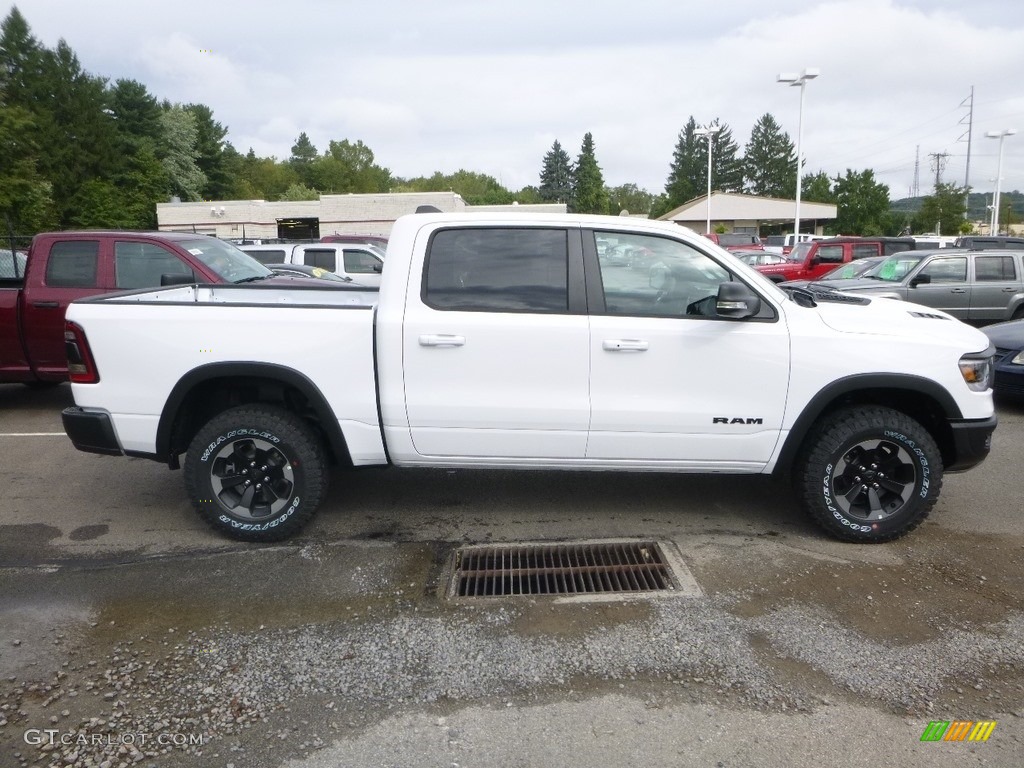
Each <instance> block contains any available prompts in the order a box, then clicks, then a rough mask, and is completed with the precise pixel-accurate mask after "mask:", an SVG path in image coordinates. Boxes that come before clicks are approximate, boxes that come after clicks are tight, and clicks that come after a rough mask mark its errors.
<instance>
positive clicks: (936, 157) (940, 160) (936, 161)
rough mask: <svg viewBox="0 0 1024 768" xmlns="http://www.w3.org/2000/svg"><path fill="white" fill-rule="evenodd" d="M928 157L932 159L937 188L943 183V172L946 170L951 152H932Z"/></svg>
mask: <svg viewBox="0 0 1024 768" xmlns="http://www.w3.org/2000/svg"><path fill="white" fill-rule="evenodd" d="M928 157H930V158H931V159H932V170H933V171H935V187H936V188H938V186H939V184H941V183H942V172H943V171H944V170H946V159H947V158H948V157H949V152H930V153H929V154H928Z"/></svg>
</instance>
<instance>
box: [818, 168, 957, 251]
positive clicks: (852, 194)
mask: <svg viewBox="0 0 1024 768" xmlns="http://www.w3.org/2000/svg"><path fill="white" fill-rule="evenodd" d="M833 191H834V194H835V202H836V207H837V215H836V222H835V226H836V230H837V231H839V232H842V233H843V234H847V235H880V234H882V233H884V232H885V231H886V227H887V225H888V223H889V220H888V212H889V188H888V187H887V186H885V185H884V184H879V183H878V182H877V181H875V174H874V171H871V170H864V171H860V172H856V171H852V170H850V169H849V168H847V169H846V175H845V176H842V177H838V176H837V177H836V179H835V184H834V186H833ZM961 197H962V195H961ZM961 202H963V201H962V200H961Z"/></svg>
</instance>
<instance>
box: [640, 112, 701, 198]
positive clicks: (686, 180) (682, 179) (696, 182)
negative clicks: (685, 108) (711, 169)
mask: <svg viewBox="0 0 1024 768" xmlns="http://www.w3.org/2000/svg"><path fill="white" fill-rule="evenodd" d="M696 130H697V121H696V120H695V119H694V117H693V116H692V115H691V116H690V119H689V120H688V121H687V123H686V125H685V126H683V129H682V130H681V131H680V132H679V137H678V138H677V139H676V146H675V149H674V150H673V152H672V163H671V164H670V165H669V170H668V179H667V180H666V182H665V194H664V196H663V197H661V198H659V199H658V200H657V201H655V203H654V205H653V206H652V208H651V216H652V217H654V218H657V217H659V216H662V215H664V214H666V213H668V212H669V211H671V210H673V209H675V208H678V207H679V206H680V205H682V204H683V203H685V202H688V201H690V200H693V199H694V198H695V197H698V196H699V195H700V194H701V192H700V191H699V190H704V189H705V188H706V186H705V185H706V184H707V179H706V178H705V175H706V174H707V157H708V156H707V155H706V154H705V155H704V162H703V163H702V162H701V159H700V152H699V147H698V138H697V135H696Z"/></svg>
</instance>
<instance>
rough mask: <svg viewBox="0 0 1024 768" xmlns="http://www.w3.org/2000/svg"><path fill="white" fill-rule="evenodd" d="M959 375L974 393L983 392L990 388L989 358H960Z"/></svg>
mask: <svg viewBox="0 0 1024 768" xmlns="http://www.w3.org/2000/svg"><path fill="white" fill-rule="evenodd" d="M960 375H961V376H963V377H964V381H965V382H967V386H968V387H970V388H971V389H972V390H974V391H975V392H984V391H985V390H986V389H988V388H989V387H991V386H992V358H991V357H961V358H960Z"/></svg>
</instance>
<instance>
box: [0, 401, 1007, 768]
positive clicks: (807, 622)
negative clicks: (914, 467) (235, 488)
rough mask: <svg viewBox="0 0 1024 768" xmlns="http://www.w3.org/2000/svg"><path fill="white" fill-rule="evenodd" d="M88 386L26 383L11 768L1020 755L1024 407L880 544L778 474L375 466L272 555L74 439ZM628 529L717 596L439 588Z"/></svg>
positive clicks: (719, 762) (13, 602)
mask: <svg viewBox="0 0 1024 768" xmlns="http://www.w3.org/2000/svg"><path fill="white" fill-rule="evenodd" d="M70 402H71V398H70V390H69V388H68V387H67V386H62V387H58V388H55V389H52V390H46V391H31V390H29V389H27V388H25V387H20V386H13V385H0V456H2V457H3V459H2V461H0V487H3V488H4V493H3V503H2V504H3V506H2V510H0V765H2V766H5V767H6V766H8V765H10V766H20V765H75V766H78V765H81V766H97V767H98V766H104V765H106V766H108V768H111V767H112V766H121V765H142V766H149V765H153V766H159V767H160V768H163V767H164V766H198V767H199V768H204V767H205V766H211V767H212V766H219V767H220V768H224V767H225V766H229V765H233V766H235V767H236V768H249V767H250V766H255V767H259V766H268V768H269V767H274V768H276V767H277V766H284V765H288V766H292V767H293V768H299V767H300V766H301V767H303V768H309V767H311V766H337V765H345V766H347V765H353V766H355V765H358V766H370V765H384V766H418V765H430V766H435V765H441V766H453V765H458V766H536V765H551V766H560V765H566V766H569V765H587V764H602V765H640V764H649V765H672V766H755V765H758V766H761V765H765V766H774V765H779V766H783V765H785V766H819V765H835V766H861V765H905V766H944V765H950V766H952V765H957V766H960V765H989V766H1019V765H1021V764H1024V597H1022V594H1024V534H1022V533H1021V529H1020V518H1021V513H1022V511H1024V510H1022V504H1021V501H1020V492H1019V483H1018V482H1017V481H1018V478H1019V474H1020V472H1021V469H1022V467H1024V406H1022V405H1019V404H1011V403H1000V405H999V416H1000V426H999V428H998V430H997V431H996V433H995V437H994V446H993V453H992V455H991V456H990V457H989V459H988V460H987V461H986V462H985V463H984V464H982V465H981V466H980V467H978V468H976V469H974V470H972V471H970V472H967V473H962V474H956V475H948V476H947V477H946V481H945V484H944V488H943V493H942V497H941V498H940V501H939V503H938V505H937V507H936V509H935V511H934V512H933V513H932V515H931V517H930V518H929V519H928V520H927V521H926V522H925V523H924V524H923V525H922V526H921V527H920V528H919V529H918V530H916V531H914V532H913V533H911V534H910V535H909V536H908V537H906V538H904V539H901V540H899V541H896V542H892V543H889V544H884V545H877V546H858V545H852V544H844V543H839V542H835V541H833V540H831V539H828V538H827V537H825V536H824V535H823V534H822V533H820V532H819V531H818V530H817V529H816V528H815V527H814V526H813V525H812V524H811V523H810V522H809V521H807V520H806V519H804V517H803V516H802V514H801V513H800V512H799V510H798V509H797V507H796V504H795V502H794V499H793V497H792V495H791V494H790V493H789V492H788V489H787V488H786V486H784V485H783V484H781V483H779V482H777V481H775V480H772V479H769V478H759V477H687V476H674V475H660V474H659V475H644V474H618V473H575V472H574V473H557V472H534V473H527V472H511V471H509V472H492V471H481V472H467V471H458V472H453V471H444V470H395V469H366V470H359V471H356V472H350V473H339V474H336V475H335V476H334V477H333V478H332V487H331V490H330V492H329V495H328V497H327V500H326V502H325V504H324V505H323V508H322V509H321V511H320V513H319V514H318V515H317V517H316V518H315V519H314V521H313V522H312V523H311V525H310V526H309V527H308V528H307V529H306V530H305V531H304V532H303V533H302V535H301V536H300V537H299V538H297V539H296V540H293V541H289V542H285V543H282V544H277V545H272V546H269V545H268V546H256V545H246V544H239V543H237V542H232V541H228V540H226V539H223V538H221V537H219V536H218V535H217V534H215V533H213V532H212V531H210V530H209V529H207V528H206V526H205V525H204V524H203V523H202V522H201V521H200V520H199V519H198V517H196V515H195V514H194V513H193V511H192V509H191V507H190V505H189V503H188V501H187V499H186V498H185V491H184V484H183V481H182V478H181V473H180V472H172V471H169V470H168V469H167V468H166V467H165V466H161V465H159V464H156V463H153V462H149V461H145V460H139V459H123V458H110V457H101V456H93V455H87V454H83V453H79V452H77V451H75V450H74V449H73V448H72V446H71V445H70V443H69V441H68V440H67V439H66V437H64V436H63V433H62V430H61V426H60V410H61V408H63V407H64V406H65V405H67V404H70ZM619 537H621V538H629V539H637V538H643V539H652V540H657V541H661V542H664V543H665V545H666V546H667V547H669V548H671V549H672V551H674V552H677V553H678V555H679V559H680V560H681V563H682V567H684V568H685V569H687V570H688V574H689V575H690V576H691V577H692V578H693V579H694V580H695V583H696V585H697V586H698V587H699V590H698V591H697V592H696V593H695V594H688V595H686V596H677V595H670V596H667V597H660V598H658V599H649V598H642V597H634V598H628V599H622V600H612V601H604V602H574V601H561V600H555V599H552V598H542V597H537V598H522V597H520V598H506V599H492V600H482V601H476V602H473V601H466V600H463V601H452V600H449V599H447V598H446V597H445V595H444V594H443V593H444V587H445V584H446V577H447V569H448V566H449V563H450V561H451V556H452V553H453V551H454V550H455V549H456V548H457V547H459V546H461V545H464V544H477V543H484V542H492V543H494V542H521V541H531V542H533V541H572V540H578V539H610V538H619ZM933 722H939V723H945V722H949V723H954V724H955V723H956V722H970V723H972V724H973V725H972V726H971V729H970V732H974V731H975V729H976V728H977V727H978V726H977V724H979V723H993V722H994V723H995V726H994V727H992V728H991V731H990V733H989V735H988V738H987V740H985V741H969V740H966V739H965V740H962V741H957V740H952V739H951V740H947V741H937V742H935V741H922V740H921V738H922V735H923V734H924V733H925V731H926V730H927V729H928V728H929V725H930V724H931V723H933ZM950 727H951V728H953V729H954V730H955V728H956V726H955V725H953V726H950ZM947 730H948V729H947ZM979 733H980V731H979Z"/></svg>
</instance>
